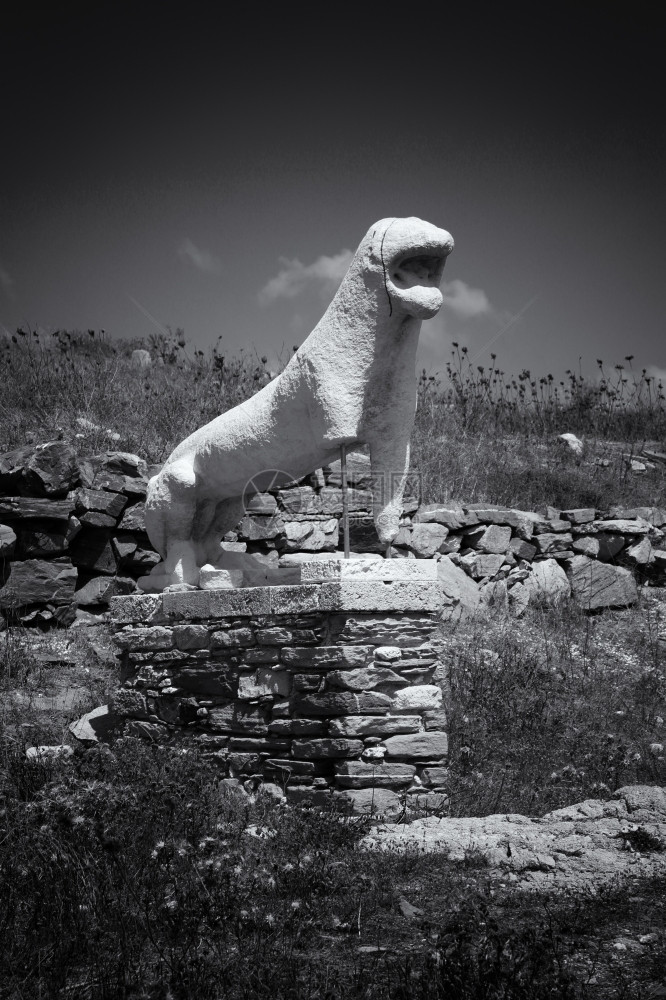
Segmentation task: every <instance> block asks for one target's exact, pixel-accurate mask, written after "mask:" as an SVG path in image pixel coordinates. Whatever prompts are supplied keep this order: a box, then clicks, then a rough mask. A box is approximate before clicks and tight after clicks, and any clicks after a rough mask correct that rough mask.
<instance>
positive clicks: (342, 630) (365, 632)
mask: <svg viewBox="0 0 666 1000" xmlns="http://www.w3.org/2000/svg"><path fill="white" fill-rule="evenodd" d="M438 620H439V615H438V614H437V615H436V614H434V613H429V614H428V613H425V614H424V613H420V612H409V611H405V612H403V613H402V614H400V615H392V614H381V615H379V614H372V613H355V614H338V615H331V619H330V624H331V629H332V631H333V633H334V634H335V637H336V639H337V641H338V642H344V643H367V642H373V643H375V644H377V645H379V646H397V647H400V648H401V649H412V648H414V647H417V646H420V645H421V643H423V642H425V641H426V640H428V639H430V638H431V636H432V634H433V632H434V630H435V629H436V628H437V625H438Z"/></svg>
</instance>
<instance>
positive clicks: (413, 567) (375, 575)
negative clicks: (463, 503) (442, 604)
mask: <svg viewBox="0 0 666 1000" xmlns="http://www.w3.org/2000/svg"><path fill="white" fill-rule="evenodd" d="M343 580H358V581H363V580H370V581H378V580H381V581H385V582H391V581H394V580H415V581H417V582H418V581H421V582H428V581H435V580H437V564H436V563H435V562H434V561H433V560H431V559H346V560H345V559H331V560H330V561H324V560H321V559H319V560H317V561H316V562H312V563H303V564H302V565H301V581H302V583H328V582H334V583H335V582H338V581H343Z"/></svg>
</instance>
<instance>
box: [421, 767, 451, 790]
mask: <svg viewBox="0 0 666 1000" xmlns="http://www.w3.org/2000/svg"><path fill="white" fill-rule="evenodd" d="M421 781H422V782H423V784H424V785H427V786H428V787H429V788H443V787H444V786H445V785H447V784H448V781H449V771H448V769H447V768H446V767H424V768H423V770H422V771H421Z"/></svg>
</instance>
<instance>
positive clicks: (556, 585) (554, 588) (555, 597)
mask: <svg viewBox="0 0 666 1000" xmlns="http://www.w3.org/2000/svg"><path fill="white" fill-rule="evenodd" d="M537 537H540V538H542V537H543V536H542V535H540V536H537ZM524 586H525V588H526V589H527V592H528V595H529V599H530V600H531V601H533V600H537V601H540V602H542V603H544V604H551V605H552V604H557V603H559V602H560V601H564V600H566V599H567V598H568V597H569V596H570V595H571V586H570V583H569V580H568V579H567V575H566V573H565V572H564V570H563V569H562V567H561V566H560V565H559V564H558V563H557V561H556V560H555V559H544V560H543V561H541V562H535V563H533V565H532V572H531V574H530V576H528V577H527V579H526V580H525V581H524Z"/></svg>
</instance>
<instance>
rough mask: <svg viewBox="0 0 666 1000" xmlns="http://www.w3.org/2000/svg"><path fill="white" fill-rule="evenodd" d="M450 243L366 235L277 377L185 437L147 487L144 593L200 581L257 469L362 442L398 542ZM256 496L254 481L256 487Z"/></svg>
mask: <svg viewBox="0 0 666 1000" xmlns="http://www.w3.org/2000/svg"><path fill="white" fill-rule="evenodd" d="M452 249H453V240H452V238H451V236H450V234H449V233H447V232H446V231H445V230H442V229H438V228H436V227H435V226H432V225H430V224H429V223H427V222H423V221H422V220H420V219H416V218H408V219H383V220H381V221H380V222H377V223H375V225H374V226H371V228H370V229H369V230H368V232H367V234H366V236H365V238H364V239H363V240H362V242H361V244H360V246H359V248H358V250H357V251H356V254H355V255H354V258H353V260H352V262H351V264H350V266H349V270H348V271H347V274H346V275H345V277H344V279H343V281H342V283H341V285H340V287H339V289H338V291H337V293H336V295H335V297H334V298H333V301H332V302H331V304H330V306H329V307H328V309H327V310H326V312H325V314H324V316H323V317H322V319H321V320H320V321H319V323H318V324H317V326H316V327H315V329H314V330H313V331H312V333H311V334H310V336H309V337H308V338H307V339H306V340H305V342H304V343H303V344H302V346H301V347H300V348H299V349H298V351H297V352H296V353H295V354H294V356H293V357H292V359H291V360H290V362H289V364H288V365H287V366H286V367H285V369H284V371H282V373H281V374H280V375H279V376H277V378H275V379H274V380H273V381H272V382H269V383H268V384H267V385H266V386H265V387H264V388H263V389H261V390H260V391H259V392H258V393H257V394H256V395H255V396H253V397H252V398H251V399H249V400H248V401H247V402H245V403H242V404H241V405H240V406H236V407H234V409H232V410H228V411H227V412H226V413H223V414H222V415H221V416H219V417H217V418H216V419H215V420H212V421H211V422H210V423H209V424H206V425H205V426H204V427H201V428H200V429H199V430H197V431H195V432H194V433H193V434H190V436H189V437H188V438H186V439H185V440H184V441H183V442H182V443H181V444H179V445H178V447H177V448H175V450H174V451H173V452H172V454H171V455H170V456H169V458H168V459H167V461H166V463H165V465H164V467H163V469H162V470H161V472H160V473H159V474H158V475H157V476H155V477H153V478H152V479H151V480H150V483H149V486H148V497H147V501H146V529H147V532H148V536H149V538H150V540H151V542H152V543H153V545H154V546H155V548H156V550H157V551H158V552H159V554H160V555H161V557H162V560H163V561H162V562H161V563H159V564H158V565H157V566H156V567H154V569H153V571H152V573H151V574H150V576H149V577H145V578H144V579H143V581H140V585H141V586H142V587H143V589H150V590H161V589H164V588H165V587H167V586H169V585H173V584H182V583H186V584H193V585H195V586H196V585H198V582H199V572H200V569H201V567H202V566H204V565H206V564H213V565H215V564H216V562H217V561H218V559H219V558H220V555H221V549H220V540H221V538H222V536H223V535H224V534H225V532H227V531H229V530H230V529H232V528H233V527H235V525H237V524H238V522H239V520H240V518H241V517H242V515H243V511H244V499H245V500H247V498H248V493H247V487H248V483H255V484H257V483H259V482H260V479H258V478H257V477H260V475H261V473H262V472H263V471H264V470H275V469H279V470H284V472H285V473H286V474H288V477H289V478H290V479H292V480H295V479H300V478H302V477H303V476H305V475H307V474H308V473H310V472H312V471H313V470H314V469H316V468H319V467H320V466H322V465H326V464H328V463H329V462H331V461H333V460H335V459H336V458H338V457H339V455H340V446H341V445H345V446H348V447H350V448H351V447H354V446H356V447H357V446H360V445H367V446H368V447H369V451H370V462H371V470H372V478H373V483H375V484H381V485H380V488H377V485H375V489H374V500H373V513H374V519H375V525H376V527H377V533H378V535H379V538H380V540H381V541H382V542H383V543H385V544H387V545H388V544H390V542H391V541H392V540H393V539H394V538H395V536H396V534H397V531H398V525H399V519H400V515H401V511H402V498H403V490H404V486H405V481H406V477H407V473H408V469H409V439H410V436H411V431H412V426H413V422H414V412H415V362H416V349H417V345H418V338H419V332H420V328H421V321H422V320H423V319H427V318H430V317H432V316H434V315H435V314H436V313H437V312H438V310H439V308H440V306H441V304H442V295H441V292H440V291H439V283H440V281H441V277H442V271H443V268H444V263H445V260H446V257H447V256H448V254H449V253H450V252H451V250H452ZM256 488H257V489H260V488H261V486H260V485H259V486H257V487H256Z"/></svg>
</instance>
